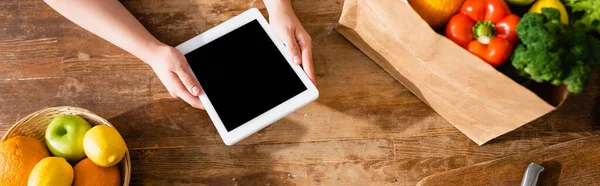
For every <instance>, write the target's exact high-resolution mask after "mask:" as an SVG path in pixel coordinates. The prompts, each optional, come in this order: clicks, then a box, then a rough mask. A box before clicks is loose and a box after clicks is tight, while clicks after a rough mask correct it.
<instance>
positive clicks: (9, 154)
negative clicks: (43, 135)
mask: <svg viewBox="0 0 600 186" xmlns="http://www.w3.org/2000/svg"><path fill="white" fill-rule="evenodd" d="M48 156H50V153H49V152H48V149H46V145H44V144H43V143H42V142H41V141H38V140H36V139H33V138H30V137H25V136H17V137H13V138H10V139H8V140H6V141H4V142H2V143H0V185H10V186H26V185H27V180H28V179H29V173H30V172H31V170H32V169H33V167H34V166H35V165H36V164H37V163H38V162H39V161H40V160H42V159H44V158H45V157H48Z"/></svg>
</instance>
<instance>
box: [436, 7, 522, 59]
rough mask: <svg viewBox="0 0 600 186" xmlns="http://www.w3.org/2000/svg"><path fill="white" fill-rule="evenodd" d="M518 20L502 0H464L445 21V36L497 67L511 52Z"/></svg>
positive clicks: (515, 40)
mask: <svg viewBox="0 0 600 186" xmlns="http://www.w3.org/2000/svg"><path fill="white" fill-rule="evenodd" d="M520 20H521V18H520V17H519V16H517V15H515V14H513V13H511V12H510V9H509V8H508V5H507V4H506V3H505V2H504V0H467V1H465V3H464V4H463V6H462V8H461V10H460V12H459V13H458V14H456V15H454V16H453V17H452V18H451V19H450V21H449V22H448V25H447V26H446V37H448V38H449V39H450V40H452V41H454V42H455V43H456V44H458V45H460V46H462V47H463V48H465V49H467V50H469V51H470V52H471V53H473V54H475V55H476V56H478V57H480V58H482V59H483V60H484V61H486V62H487V63H489V64H490V65H492V66H494V67H497V66H500V65H501V64H502V63H504V61H506V60H507V59H508V57H509V56H510V54H511V53H512V50H513V48H514V46H515V44H516V42H517V40H518V36H517V33H516V29H517V24H518V23H519V21H520Z"/></svg>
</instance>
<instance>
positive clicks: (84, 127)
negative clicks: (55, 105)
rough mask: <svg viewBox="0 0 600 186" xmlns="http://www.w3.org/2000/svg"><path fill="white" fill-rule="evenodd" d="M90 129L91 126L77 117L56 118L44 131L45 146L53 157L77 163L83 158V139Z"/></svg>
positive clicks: (63, 116) (64, 116)
mask: <svg viewBox="0 0 600 186" xmlns="http://www.w3.org/2000/svg"><path fill="white" fill-rule="evenodd" d="M90 128H92V126H91V125H90V124H89V123H88V122H87V121H85V119H83V118H81V117H79V116H76V115H62V116H57V117H55V118H54V119H53V120H52V122H50V125H48V128H47V129H46V145H47V146H48V149H50V152H51V153H52V154H53V155H54V156H58V157H63V158H65V159H66V160H67V161H69V162H73V163H74V162H77V161H79V160H81V159H83V158H85V151H84V150H83V137H84V136H85V133H86V132H87V131H88V130H90Z"/></svg>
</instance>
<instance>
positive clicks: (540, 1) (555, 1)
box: [529, 0, 569, 25]
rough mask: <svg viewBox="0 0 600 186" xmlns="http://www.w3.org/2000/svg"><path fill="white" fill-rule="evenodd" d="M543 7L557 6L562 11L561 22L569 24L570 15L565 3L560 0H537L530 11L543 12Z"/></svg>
mask: <svg viewBox="0 0 600 186" xmlns="http://www.w3.org/2000/svg"><path fill="white" fill-rule="evenodd" d="M542 8H555V9H557V10H558V11H559V12H560V22H562V23H563V24H567V25H568V24H569V15H568V14H567V9H565V5H563V4H562V3H561V2H560V0H537V1H536V2H535V3H533V5H531V8H530V9H529V12H535V13H538V14H541V13H542Z"/></svg>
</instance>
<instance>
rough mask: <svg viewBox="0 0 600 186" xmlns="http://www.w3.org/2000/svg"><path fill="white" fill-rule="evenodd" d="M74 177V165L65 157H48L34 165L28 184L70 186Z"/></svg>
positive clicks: (33, 185) (28, 185)
mask: <svg viewBox="0 0 600 186" xmlns="http://www.w3.org/2000/svg"><path fill="white" fill-rule="evenodd" d="M73 177H74V173H73V167H71V165H70V164H69V163H68V162H67V160H65V158H61V157H47V158H44V159H42V160H41V161H40V162H38V163H37V164H36V165H35V167H33V170H31V174H29V180H28V181H27V186H70V185H71V184H72V183H73Z"/></svg>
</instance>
